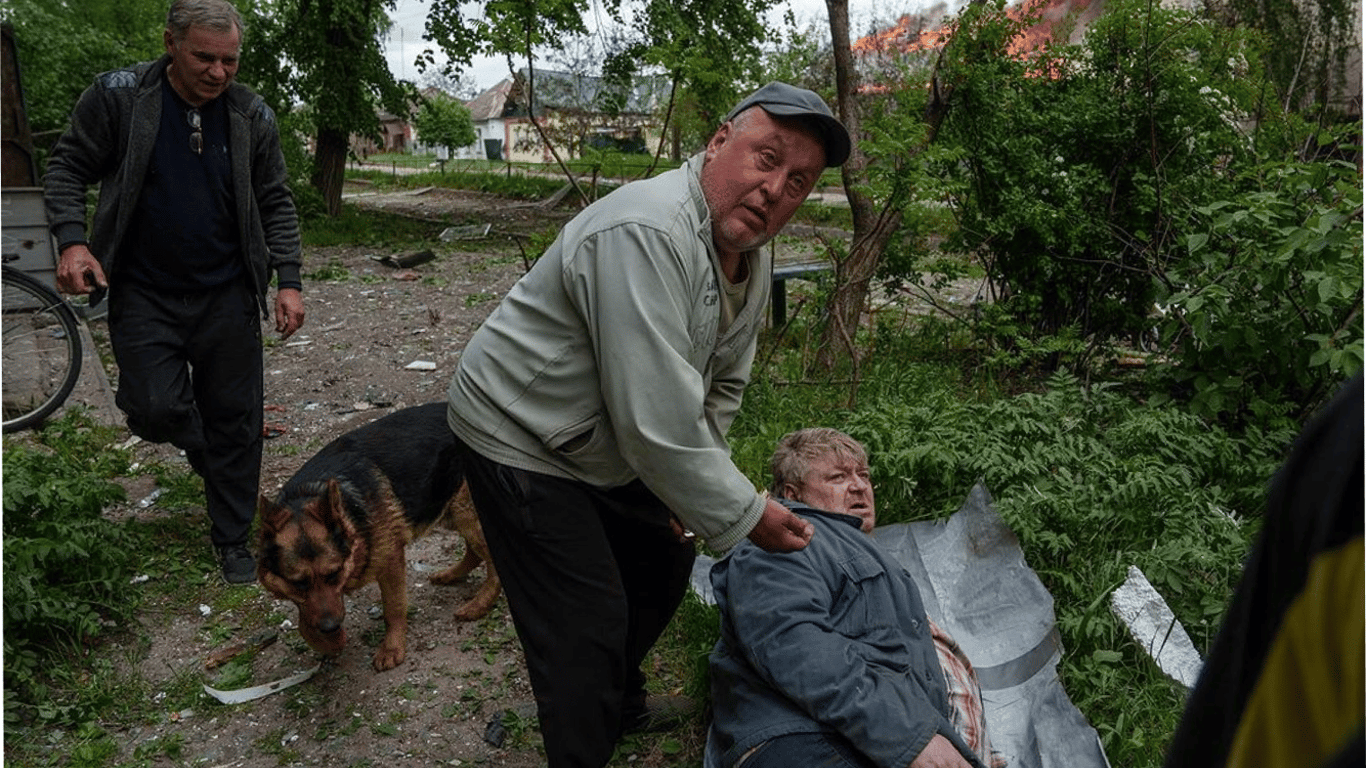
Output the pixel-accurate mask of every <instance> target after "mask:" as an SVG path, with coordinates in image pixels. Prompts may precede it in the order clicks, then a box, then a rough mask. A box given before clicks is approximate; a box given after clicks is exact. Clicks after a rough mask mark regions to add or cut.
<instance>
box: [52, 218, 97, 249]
mask: <svg viewBox="0 0 1366 768" xmlns="http://www.w3.org/2000/svg"><path fill="white" fill-rule="evenodd" d="M52 236H53V237H54V238H56V240H57V253H59V254H60V253H61V252H62V251H64V250H66V249H67V247H69V246H72V245H89V242H88V241H87V240H86V239H85V225H83V224H77V223H74V222H72V223H67V224H58V225H57V226H55V227H53V228H52Z"/></svg>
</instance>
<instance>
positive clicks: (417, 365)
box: [403, 360, 436, 371]
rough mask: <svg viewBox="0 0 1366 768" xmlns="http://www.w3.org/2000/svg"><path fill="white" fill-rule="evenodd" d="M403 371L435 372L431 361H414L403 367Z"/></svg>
mask: <svg viewBox="0 0 1366 768" xmlns="http://www.w3.org/2000/svg"><path fill="white" fill-rule="evenodd" d="M403 369H404V370H405V371H435V370H436V363H434V362H432V361H431V360H414V361H412V362H411V363H408V364H407V365H405V366H403Z"/></svg>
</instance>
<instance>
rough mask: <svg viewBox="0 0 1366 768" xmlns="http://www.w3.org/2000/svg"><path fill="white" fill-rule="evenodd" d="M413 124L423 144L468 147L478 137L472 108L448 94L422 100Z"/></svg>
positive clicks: (451, 147)
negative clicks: (472, 116) (472, 117)
mask: <svg viewBox="0 0 1366 768" xmlns="http://www.w3.org/2000/svg"><path fill="white" fill-rule="evenodd" d="M413 127H414V128H416V129H417V134H418V136H419V137H421V139H422V141H423V142H424V143H426V144H431V145H434V146H439V147H445V148H447V149H450V150H454V149H457V148H459V147H466V146H469V145H470V144H473V143H474V142H475V140H476V139H477V138H478V136H477V135H476V134H475V132H474V121H473V120H471V119H470V111H469V109H468V108H466V107H465V105H464V104H461V103H460V102H458V101H456V100H455V99H452V98H450V97H448V96H435V97H432V98H429V99H426V100H425V101H423V102H422V106H421V107H420V108H418V110H417V116H416V117H415V118H414V119H413Z"/></svg>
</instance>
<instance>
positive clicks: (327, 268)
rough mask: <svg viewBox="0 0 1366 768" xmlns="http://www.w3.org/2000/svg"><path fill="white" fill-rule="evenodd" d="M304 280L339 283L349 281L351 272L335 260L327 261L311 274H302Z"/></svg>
mask: <svg viewBox="0 0 1366 768" xmlns="http://www.w3.org/2000/svg"><path fill="white" fill-rule="evenodd" d="M304 279H305V280H316V281H318V282H340V281H342V280H349V279H351V270H349V269H347V268H346V266H345V265H344V264H342V263H341V262H340V261H337V260H336V259H332V260H329V261H328V262H327V264H325V265H324V266H321V267H318V268H317V269H315V270H313V271H311V272H305V273H304Z"/></svg>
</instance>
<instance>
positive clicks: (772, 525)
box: [749, 499, 815, 552]
mask: <svg viewBox="0 0 1366 768" xmlns="http://www.w3.org/2000/svg"><path fill="white" fill-rule="evenodd" d="M814 534H815V530H814V529H813V528H812V527H811V523H809V522H807V521H805V520H803V519H802V518H801V516H800V515H794V514H792V511H791V510H789V509H788V508H787V507H784V506H783V505H782V504H779V503H778V502H776V501H774V500H773V499H767V500H766V503H765V504H764V516H763V517H761V518H759V522H758V523H756V524H755V526H754V528H753V529H751V530H750V532H749V540H750V541H752V542H754V544H755V545H756V546H757V547H759V548H760V549H762V550H764V551H765V552H796V551H797V550H799V549H803V548H805V547H806V545H807V544H810V543H811V537H812V535H814Z"/></svg>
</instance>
